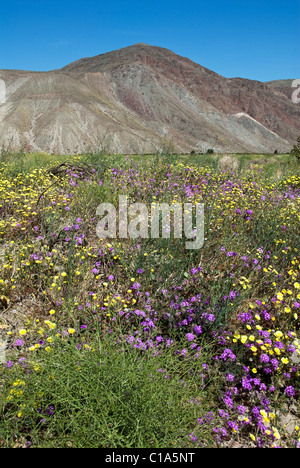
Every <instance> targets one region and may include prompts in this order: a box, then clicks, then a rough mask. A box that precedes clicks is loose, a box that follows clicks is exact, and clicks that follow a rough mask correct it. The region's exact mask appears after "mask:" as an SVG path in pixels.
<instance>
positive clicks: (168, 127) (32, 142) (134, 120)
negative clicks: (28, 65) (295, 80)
mask: <svg viewBox="0 0 300 468" xmlns="http://www.w3.org/2000/svg"><path fill="white" fill-rule="evenodd" d="M0 79H1V80H3V81H4V82H5V85H6V102H5V103H4V104H2V105H0V146H8V145H11V146H15V147H17V146H20V145H25V147H26V148H27V149H31V150H43V151H47V152H56V153H74V152H83V151H85V150H87V149H88V148H91V149H94V148H96V147H98V148H100V149H106V150H109V151H113V152H121V153H126V152H154V151H157V150H164V149H167V148H169V149H175V150H177V151H184V152H188V151H191V150H193V149H196V150H200V151H205V150H206V149H207V148H209V147H214V148H215V150H217V151H232V152H235V151H250V152H257V151H261V152H268V151H274V150H275V149H277V150H278V151H289V150H290V148H291V146H292V144H293V142H294V140H295V139H296V138H297V136H298V135H299V134H300V119H299V117H300V109H299V106H297V105H296V104H293V103H292V101H291V98H290V96H289V95H288V93H287V91H286V86H285V87H284V89H283V90H281V88H280V87H277V86H273V85H271V84H269V83H268V84H264V83H260V82H258V81H251V80H245V79H241V78H235V79H226V78H224V77H222V76H220V75H218V74H217V73H214V72H212V71H210V70H208V69H206V68H204V67H202V66H200V65H198V64H196V63H194V62H192V61H191V60H189V59H187V58H184V57H180V56H178V55H176V54H174V53H173V52H171V51H169V50H167V49H162V48H159V47H152V46H148V45H145V44H137V45H135V46H131V47H127V48H124V49H120V50H117V51H113V52H109V53H106V54H102V55H99V56H96V57H92V58H85V59H81V60H78V61H76V62H74V63H71V64H69V65H67V66H66V67H64V68H63V69H61V70H55V71H51V72H39V73H37V72H24V71H10V70H0ZM292 91H293V90H291V92H292Z"/></svg>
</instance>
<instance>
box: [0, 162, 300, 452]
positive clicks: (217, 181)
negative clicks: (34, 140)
mask: <svg viewBox="0 0 300 468" xmlns="http://www.w3.org/2000/svg"><path fill="white" fill-rule="evenodd" d="M0 159H1V158H0ZM228 161H229V162H228ZM63 163H65V165H62V166H60V167H61V171H59V170H56V171H54V170H53V168H57V167H58V166H59V165H60V164H63ZM297 164H298V163H297V161H296V160H293V159H292V158H291V156H289V155H278V156H277V155H276V156H275V155H240V156H238V155H236V156H231V157H230V158H229V159H228V160H227V162H226V164H225V165H222V164H221V159H220V156H217V155H211V156H207V155H202V156H201V155H193V156H180V155H177V156H176V155H154V156H116V155H114V156H108V155H101V154H98V155H97V154H86V155H82V156H74V157H72V158H70V157H65V156H50V155H44V154H35V155H34V154H28V155H27V154H19V155H8V154H5V155H3V156H2V159H1V161H0V343H1V342H2V349H3V350H4V348H5V347H6V348H7V349H6V352H5V353H4V354H3V356H2V358H3V359H2V360H3V362H2V364H0V447H1V448H11V447H12V448H14V447H25V448H26V447H33V448H38V447H42V448H46V447H74V448H77V447H85V448H87V447H99V448H105V447H109V448H152V447H153V448H169V447H170V448H172V447H174V448H184V447H190V448H201V447H207V448H212V447H232V446H237V447H245V448H246V447H253V448H256V447H263V448H272V447H282V448H292V447H297V446H298V447H299V446H300V431H299V427H300V405H299V390H300V383H299V370H300V368H299V362H300V346H299V343H300V338H299V324H300V320H299V317H300V310H299V307H300V278H299V276H300V275H299V267H300V263H299V262H300V257H299V249H300V245H299V241H300V236H299V218H300V216H299V213H300V211H299V208H300V198H299V195H300V175H299V165H297ZM119 195H127V196H128V198H129V201H130V203H134V202H143V203H145V204H147V205H149V206H150V205H151V203H152V202H153V201H156V202H160V203H161V202H166V203H168V204H173V203H178V202H179V203H185V202H191V203H203V204H204V210H205V242H204V245H203V247H202V248H201V249H199V250H186V248H185V239H184V238H182V239H174V238H173V236H172V232H171V237H170V239H164V238H159V239H151V238H148V239H121V238H119V237H117V238H115V239H99V238H98V236H97V234H96V226H97V222H98V221H99V219H98V217H97V215H96V209H97V206H98V205H99V204H100V203H103V202H110V203H112V204H116V205H117V202H118V196H119Z"/></svg>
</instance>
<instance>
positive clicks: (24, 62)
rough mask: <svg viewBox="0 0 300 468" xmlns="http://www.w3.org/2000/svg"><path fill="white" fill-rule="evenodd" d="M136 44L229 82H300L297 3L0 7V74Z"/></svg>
mask: <svg viewBox="0 0 300 468" xmlns="http://www.w3.org/2000/svg"><path fill="white" fill-rule="evenodd" d="M137 42H146V43H147V44H150V45H155V46H160V47H165V48H167V49H171V50H172V51H173V52H175V53H177V54H179V55H183V56H185V57H188V58H190V59H191V60H193V61H195V62H197V63H199V64H201V65H203V66H205V67H207V68H209V69H211V70H213V71H215V72H217V73H219V74H221V75H223V76H226V77H236V76H239V77H243V78H249V79H256V80H259V81H268V80H273V79H283V78H300V47H299V45H300V0H297V1H296V0H286V1H284V0H280V1H279V0H251V1H244V0H226V1H224V0H216V1H214V0H211V1H208V0H205V1H202V0H197V1H194V0H192V1H189V0H186V1H184V0H182V1H177V0H166V1H164V0H161V1H157V0H152V1H151V2H150V1H143V0H139V1H130V0H128V1H122V2H121V1H109V0H106V1H105V2H104V1H103V2H102V1H96V0H73V1H70V0H59V1H58V0H52V1H49V0H23V1H21V0H1V3H0V69H3V68H6V69H23V70H36V71H48V70H53V69H56V68H61V67H63V66H65V65H67V64H68V63H70V62H72V61H74V60H77V59H79V58H82V57H91V56H93V55H98V54H102V53H105V52H109V51H111V50H115V49H120V48H122V47H127V46H129V45H132V44H135V43H137Z"/></svg>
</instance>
